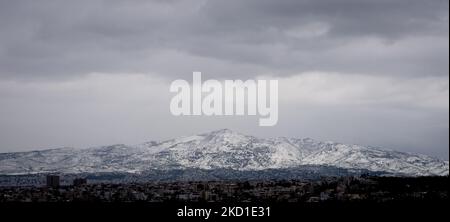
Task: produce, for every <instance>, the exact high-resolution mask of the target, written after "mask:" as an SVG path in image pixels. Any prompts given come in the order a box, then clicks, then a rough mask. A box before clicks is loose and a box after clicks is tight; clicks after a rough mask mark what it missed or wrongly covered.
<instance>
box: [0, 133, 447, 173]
mask: <svg viewBox="0 0 450 222" xmlns="http://www.w3.org/2000/svg"><path fill="white" fill-rule="evenodd" d="M305 165H308V166H310V165H313V166H314V165H318V166H331V167H338V168H346V169H366V170H370V171H378V172H386V173H392V174H399V175H413V176H418V175H448V173H449V162H448V161H443V160H439V159H435V158H431V157H428V156H425V155H420V154H411V153H402V152H397V151H388V150H381V149H377V148H370V147H365V146H358V145H346V144H340V143H334V142H319V141H315V140H312V139H309V138H306V139H294V138H284V137H280V138H273V139H261V138H256V137H253V136H247V135H243V134H240V133H237V132H233V131H231V130H228V129H222V130H218V131H213V132H210V133H205V134H199V135H195V136H187V137H180V138H176V139H172V140H167V141H163V142H154V141H152V142H147V143H143V144H139V145H133V146H127V145H111V146H101V147H94V148H87V149H75V148H60V149H49V150H42V151H31V152H17V153H2V154H0V174H33V173H48V172H59V173H98V172H128V173H130V172H131V173H139V172H144V171H149V170H152V169H157V170H167V169H188V168H189V169H192V168H194V169H195V168H198V169H233V170H240V171H246V170H252V171H255V170H265V169H287V168H295V167H300V166H305Z"/></svg>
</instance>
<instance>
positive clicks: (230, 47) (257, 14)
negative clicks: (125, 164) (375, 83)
mask: <svg viewBox="0 0 450 222" xmlns="http://www.w3.org/2000/svg"><path fill="white" fill-rule="evenodd" d="M0 32H1V35H0V76H1V77H3V78H18V79H29V78H50V79H55V78H56V79H59V78H66V77H69V76H73V75H80V74H85V73H89V72H111V73H113V72H141V73H148V72H153V73H159V74H161V75H169V76H182V75H186V74H189V73H190V72H191V71H192V70H202V71H204V72H208V73H210V75H218V76H227V75H243V74H247V75H257V74H261V73H274V74H278V75H283V74H296V73H300V72H303V71H309V70H322V71H333V72H353V73H363V74H389V75H406V76H417V75H447V74H448V65H447V60H448V2H447V1H441V0H432V1H420V0H417V1H378V0H377V1H375V0H373V1H356V0H345V1H298V0H282V1H270V0H247V1H241V0H239V1H238V0H231V1H194V0H186V1H183V0H172V1H141V0H135V1H121V0H113V1H98V0H92V1H50V0H40V1H31V0H29V1H26V0H17V1H4V0H2V1H0ZM171 63H172V64H177V66H170V65H168V64H171ZM224 67H229V68H224Z"/></svg>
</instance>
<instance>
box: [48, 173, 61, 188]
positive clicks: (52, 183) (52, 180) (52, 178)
mask: <svg viewBox="0 0 450 222" xmlns="http://www.w3.org/2000/svg"><path fill="white" fill-rule="evenodd" d="M47 187H53V188H56V187H59V176H58V175H47Z"/></svg>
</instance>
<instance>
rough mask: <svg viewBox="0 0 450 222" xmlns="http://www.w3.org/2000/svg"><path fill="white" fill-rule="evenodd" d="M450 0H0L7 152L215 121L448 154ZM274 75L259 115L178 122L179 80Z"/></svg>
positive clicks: (246, 129) (170, 131) (0, 104)
mask: <svg viewBox="0 0 450 222" xmlns="http://www.w3.org/2000/svg"><path fill="white" fill-rule="evenodd" d="M448 4H449V3H448V1H447V0H430V1H423V0H416V1H415V0H402V1H401V0H389V1H387V0H362V1H361V0H319V1H317V0H314V1H312V0H309V1H307V0H227V1H219V0H166V1H163V0H153V1H144V0H131V1H130V0H127V1H125V0H109V1H106V0H104V1H100V0H79V1H61V0H59V1H51V0H38V1H36V0H15V1H8V0H0V152H9V151H22V150H32V149H44V148H56V147H62V146H73V147H90V146H96V145H107V144H114V143H125V144H136V143H140V142H144V141H148V140H162V139H168V138H172V137H177V136H182V135H190V134H195V133H200V132H205V131H209V130H214V129H219V128H230V129H233V130H236V131H240V132H242V133H246V134H250V135H255V136H261V137H275V136H291V137H312V138H315V139H319V140H333V141H338V142H344V143H357V144H363V145H371V146H380V147H385V148H389V149H395V150H400V151H408V152H419V153H424V154H428V155H432V156H436V157H439V158H442V159H448V155H449V136H448V134H449V62H448V60H449V11H448V8H449V5H448ZM193 71H201V72H202V73H203V77H204V78H205V79H207V78H215V79H243V80H246V79H254V78H265V77H270V78H276V79H279V81H280V83H279V84H280V113H279V121H278V124H277V125H276V126H274V127H259V126H258V117H174V116H172V115H171V114H170V112H169V102H170V99H171V97H172V96H173V94H171V93H170V92H169V85H170V83H171V81H173V80H175V79H179V78H183V79H186V80H188V81H191V78H192V72H193Z"/></svg>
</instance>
